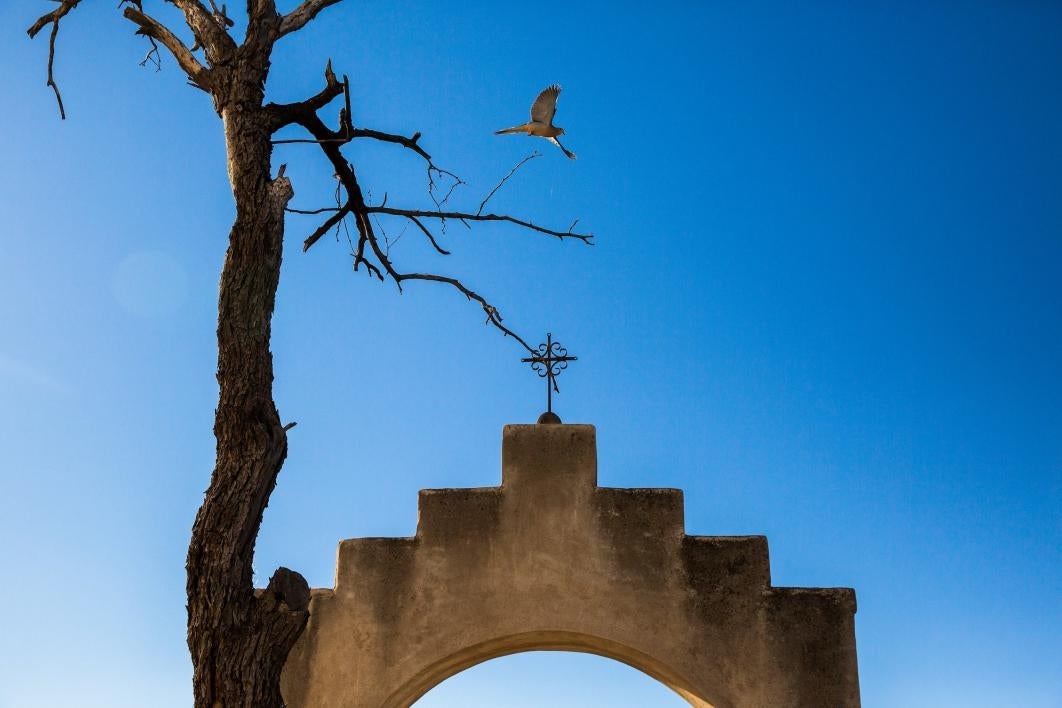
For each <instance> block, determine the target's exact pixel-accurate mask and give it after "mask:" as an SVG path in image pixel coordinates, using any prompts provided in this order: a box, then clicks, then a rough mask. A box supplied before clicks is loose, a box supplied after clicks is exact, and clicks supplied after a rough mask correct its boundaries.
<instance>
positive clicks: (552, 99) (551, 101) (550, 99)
mask: <svg viewBox="0 0 1062 708" xmlns="http://www.w3.org/2000/svg"><path fill="white" fill-rule="evenodd" d="M560 92H561V87H560V86H558V85H557V84H553V85H552V86H550V87H549V88H547V89H545V90H544V91H542V93H540V94H538V98H536V99H535V102H534V103H532V104H531V120H533V121H534V122H536V123H545V124H546V125H553V115H554V114H555V113H556V112H557V96H559V95H560Z"/></svg>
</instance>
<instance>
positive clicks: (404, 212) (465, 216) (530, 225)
mask: <svg viewBox="0 0 1062 708" xmlns="http://www.w3.org/2000/svg"><path fill="white" fill-rule="evenodd" d="M366 210H367V211H368V212H369V213H370V214H392V215H394V216H405V217H410V216H416V217H421V218H425V219H458V220H460V221H463V222H467V221H507V222H509V223H510V224H516V225H517V226H523V227H524V228H525V229H531V230H532V231H537V232H539V233H541V234H547V235H549V236H556V237H557V238H559V239H562V240H563V239H566V238H574V239H577V240H579V241H582V242H583V243H585V244H587V245H591V246H592V245H593V239H594V235H593V234H580V233H576V232H575V231H573V230H572V229H573V228H575V223H573V224H572V226H571V227H569V229H568V230H567V231H555V230H553V229H547V228H546V227H544V226H539V225H538V224H536V223H534V222H531V221H524V220H523V219H517V218H516V217H513V216H509V215H508V214H470V213H468V212H463V211H425V210H422V209H396V208H394V207H386V206H370V207H366Z"/></svg>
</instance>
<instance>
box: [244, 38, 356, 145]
mask: <svg viewBox="0 0 1062 708" xmlns="http://www.w3.org/2000/svg"><path fill="white" fill-rule="evenodd" d="M324 75H325V86H324V88H323V89H321V90H320V91H318V92H317V94H315V95H313V96H311V97H310V98H308V99H306V100H305V101H299V102H298V103H270V104H267V105H266V106H265V110H266V112H267V113H268V114H269V116H270V118H271V119H272V122H273V125H272V129H273V132H274V133H275V132H276V131H278V130H280V129H281V128H283V127H284V126H286V125H291V124H292V123H296V122H298V120H299V118H300V117H302V116H305V115H306V114H307V113H316V112H317V111H319V110H320V109H322V108H324V107H325V106H327V105H328V104H329V103H331V102H332V101H334V100H335V98H336V97H337V96H339V95H340V94H341V93H344V92H345V91H346V90H347V86H348V84H347V82H346V81H344V82H343V83H340V82H339V80H338V79H337V78H336V75H335V72H334V71H332V60H331V59H329V60H328V64H326V65H325V72H324ZM326 132H328V133H329V135H328V136H327V137H325V138H322V139H321V140H274V141H273V144H274V145H283V144H287V143H300V142H307V143H316V142H338V143H345V142H348V141H349V140H350V136H349V135H347V136H340V135H339V134H338V133H332V132H331V131H326ZM348 132H349V131H348Z"/></svg>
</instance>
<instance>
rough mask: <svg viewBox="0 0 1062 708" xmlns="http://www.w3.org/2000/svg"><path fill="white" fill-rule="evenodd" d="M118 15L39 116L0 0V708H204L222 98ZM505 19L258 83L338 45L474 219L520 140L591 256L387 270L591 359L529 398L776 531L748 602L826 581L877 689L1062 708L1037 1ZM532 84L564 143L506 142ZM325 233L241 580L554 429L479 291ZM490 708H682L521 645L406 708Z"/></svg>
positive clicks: (1060, 566) (699, 494) (427, 256)
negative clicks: (203, 89)
mask: <svg viewBox="0 0 1062 708" xmlns="http://www.w3.org/2000/svg"><path fill="white" fill-rule="evenodd" d="M114 4H115V3H96V2H89V3H86V6H85V7H84V8H82V9H80V10H78V11H77V12H75V13H73V14H72V15H71V16H70V17H69V18H68V19H67V20H66V22H65V24H64V26H63V29H62V31H61V32H60V37H59V40H60V41H59V49H58V54H57V57H56V72H57V76H58V77H59V79H60V82H61V86H62V89H63V92H64V98H65V100H66V106H67V110H68V113H69V120H67V121H66V122H61V121H59V119H58V115H57V112H56V108H55V105H54V100H53V97H52V95H51V92H50V91H49V90H48V89H47V88H46V87H45V85H44V79H45V59H46V37H43V36H42V37H41V38H39V39H38V40H36V41H34V42H30V41H29V40H28V39H27V38H26V37H25V34H24V28H25V27H26V26H28V24H29V23H30V22H31V20H32V19H33V17H34V15H35V13H36V12H43V11H44V10H46V9H47V8H49V7H50V5H49V4H48V3H4V4H3V6H2V7H0V19H2V23H0V24H2V26H3V27H4V28H5V30H4V32H5V38H4V40H3V41H2V42H0V64H2V65H3V66H5V67H8V69H7V71H6V72H5V75H6V81H5V90H4V91H3V98H2V99H0V100H2V102H3V115H4V127H3V131H2V132H3V135H4V139H3V144H4V149H3V157H4V159H3V162H4V167H3V169H2V170H0V195H2V196H0V225H2V236H0V238H2V239H3V250H2V255H0V323H2V325H0V397H2V399H0V400H2V405H0V450H2V451H3V452H2V460H3V461H2V463H0V484H2V493H0V534H2V537H3V538H4V539H5V543H4V546H3V568H4V570H3V582H0V604H2V606H3V607H4V608H5V612H4V620H3V629H2V630H0V666H2V667H3V669H2V670H0V672H2V676H3V678H2V680H0V705H2V706H4V707H5V708H6V707H12V708H16V707H17V708H23V707H25V706H30V707H36V706H44V707H49V708H50V707H52V706H72V705H77V706H108V707H114V706H129V707H133V706H145V705H151V706H160V707H163V708H167V707H170V706H174V707H176V706H186V705H189V704H190V690H189V682H190V673H191V672H190V664H189V661H188V659H187V655H186V651H185V646H184V567H183V566H184V555H185V548H186V543H187V540H188V534H189V529H190V527H191V523H192V519H193V517H194V514H195V510H196V508H197V506H198V504H199V502H200V499H201V495H202V492H203V490H204V489H205V487H206V485H207V481H208V478H209V474H210V469H211V466H212V460H213V450H214V440H213V437H212V434H211V425H212V414H213V406H214V403H215V397H216V384H215V381H214V368H215V342H214V328H215V298H216V290H217V279H218V272H219V268H220V265H221V260H222V256H223V254H224V249H225V240H226V235H227V230H228V226H229V223H230V220H231V217H232V212H233V209H232V203H231V196H230V194H229V191H228V186H227V182H226V176H225V163H224V155H223V144H222V138H221V131H220V123H219V121H218V119H217V117H216V116H215V115H214V113H213V111H212V109H211V106H210V103H209V100H208V99H207V98H206V97H205V96H204V95H202V94H200V93H199V92H197V91H195V90H193V89H190V88H188V87H186V86H185V85H184V80H183V78H182V77H181V75H180V74H179V72H178V71H177V69H176V67H175V64H174V63H173V61H171V60H170V59H169V58H168V57H164V62H163V70H162V71H161V73H155V72H154V71H153V70H151V69H143V68H140V67H138V66H137V62H138V61H139V60H140V58H141V57H142V56H143V54H144V52H145V51H146V47H145V45H144V43H143V40H142V39H139V38H136V37H134V36H133V35H132V31H131V28H130V26H129V25H128V24H127V23H125V22H124V21H123V20H121V19H120V17H119V16H118V13H117V12H116V11H115V10H114ZM232 4H233V3H230V5H232ZM235 4H236V6H237V7H239V6H240V5H241V4H240V3H235ZM292 4H293V3H287V6H288V7H290V6H291V5H292ZM156 5H158V6H160V7H159V8H157V9H158V11H159V13H160V14H161V15H162V16H163V17H166V18H170V17H172V11H169V10H167V9H166V8H164V7H161V3H155V2H149V3H146V4H145V7H146V8H155V6H156ZM501 5H502V4H501V3H479V4H474V6H473V7H472V8H471V9H468V8H467V7H462V6H459V5H455V4H453V3H413V4H407V3H353V2H348V3H346V4H344V5H341V6H339V7H337V8H333V9H331V10H329V11H327V12H326V13H325V14H324V15H322V17H321V20H322V21H319V22H317V23H316V24H315V25H314V26H313V28H312V29H310V30H307V31H306V32H305V33H304V34H303V35H301V36H294V37H289V38H288V39H286V40H285V41H283V42H282V44H281V45H280V47H279V48H278V51H277V54H276V56H275V59H274V63H273V66H274V73H273V76H272V78H271V81H270V84H269V87H268V90H269V94H270V96H271V97H272V98H274V99H275V100H295V99H300V98H303V97H305V96H307V95H309V94H310V93H312V92H314V91H316V90H317V89H318V88H319V87H320V85H321V73H322V69H323V66H324V63H325V60H326V59H327V58H329V57H331V58H332V59H333V63H334V66H335V67H336V70H337V71H338V72H340V73H347V74H349V75H350V79H351V86H352V88H353V100H354V116H355V120H356V122H358V123H359V124H360V125H364V126H367V127H374V128H377V129H381V130H389V131H395V132H402V133H407V134H408V133H412V132H413V131H418V130H419V131H421V132H423V134H424V137H423V139H422V141H423V145H424V146H425V147H426V148H427V149H428V150H429V151H431V152H432V153H433V155H434V156H435V157H436V158H437V160H438V162H439V163H440V164H442V165H443V166H446V167H448V168H450V169H453V170H455V171H457V172H458V173H460V174H461V176H462V177H464V178H465V180H466V181H467V182H469V186H468V187H467V188H463V189H462V190H461V191H459V192H458V194H457V196H456V197H455V200H456V202H455V203H456V204H457V205H459V206H465V207H471V208H473V209H474V208H475V206H476V205H478V203H479V200H480V198H481V197H482V195H483V194H484V193H485V192H486V191H487V190H489V189H490V187H491V186H493V184H494V183H495V182H496V181H497V180H498V179H499V178H500V177H501V176H502V175H503V174H504V173H505V172H506V171H507V170H508V169H509V168H510V167H511V166H512V165H513V164H514V163H515V162H516V161H517V160H518V159H520V158H521V157H523V156H524V155H526V154H527V153H528V152H529V151H530V150H531V149H533V148H538V149H539V150H541V151H542V152H543V153H544V155H543V157H542V158H540V159H537V160H534V161H532V162H531V163H529V164H527V165H526V166H525V167H524V168H523V169H522V170H521V171H520V172H519V173H517V176H516V177H514V178H513V179H512V180H511V181H510V183H509V184H507V185H506V187H505V188H504V190H503V191H501V192H500V193H499V194H498V195H497V196H496V197H495V199H494V201H493V202H492V205H493V206H494V207H496V208H497V209H499V210H501V209H505V210H507V211H510V212H512V213H514V214H517V215H521V216H534V217H536V218H538V219H541V220H542V221H544V222H548V223H551V224H556V225H560V226H567V224H568V223H569V222H570V221H571V220H572V219H574V218H576V217H578V218H580V225H582V226H585V227H586V228H587V229H589V230H592V231H593V232H594V233H595V234H597V235H598V238H597V245H596V246H594V247H593V248H588V247H584V246H581V245H580V244H578V243H558V242H557V241H556V240H552V239H547V238H545V237H540V236H537V235H534V234H528V233H522V232H519V231H515V230H512V229H506V228H502V227H498V228H476V229H475V230H473V231H467V230H465V229H463V228H461V227H459V226H456V225H451V226H450V228H449V229H448V230H447V232H446V234H445V235H443V236H442V237H441V238H442V242H443V244H444V245H445V246H446V247H448V248H450V249H451V250H453V252H454V255H452V256H450V257H448V258H440V257H437V256H435V255H433V254H432V253H431V252H430V251H429V250H428V249H427V248H426V247H425V244H424V243H422V240H420V239H418V238H416V234H415V233H406V234H405V236H404V238H403V239H402V240H400V241H399V242H398V244H397V245H396V246H395V247H394V249H393V250H392V254H393V255H394V256H395V258H396V259H397V260H398V262H400V263H402V264H405V265H406V266H407V267H409V268H410V269H412V268H414V267H416V268H433V269H436V270H438V271H440V272H443V273H446V274H451V275H456V276H459V277H462V278H464V279H466V281H467V282H468V283H469V284H470V285H473V286H474V287H476V288H477V289H478V290H480V291H481V292H483V293H484V294H486V295H487V296H489V297H490V298H491V299H492V300H493V302H495V304H497V305H498V306H499V307H500V308H501V310H502V312H503V314H504V315H505V316H506V318H507V319H506V322H507V324H509V325H510V326H512V327H513V328H515V329H517V330H518V331H520V332H521V333H524V334H526V336H527V337H528V338H534V339H535V341H537V340H538V338H541V337H542V336H544V334H545V332H546V331H547V330H549V331H552V332H553V333H554V335H556V336H557V337H558V338H559V339H560V340H561V341H563V342H564V343H565V344H566V345H568V346H569V347H570V349H571V350H572V352H573V353H575V354H577V355H578V356H579V361H578V362H577V363H576V364H574V365H573V366H572V367H571V368H570V369H569V371H568V372H567V373H566V374H565V375H564V377H563V378H562V380H561V388H562V392H561V395H560V396H559V398H558V401H557V409H558V410H559V412H560V414H561V415H562V417H564V419H565V420H567V421H570V422H588V423H594V424H596V425H597V426H598V445H599V456H600V481H601V483H602V484H604V485H610V486H665V487H681V488H683V489H685V490H686V525H687V530H688V531H689V532H690V533H697V534H766V535H767V536H768V537H769V539H770V548H771V558H772V568H773V578H774V582H775V584H778V585H810V586H836V585H839V586H852V587H855V588H856V590H857V593H858V601H859V613H858V615H857V617H856V627H857V638H858V647H859V661H860V674H861V683H862V693H863V704H864V705H865V706H868V707H869V708H878V707H886V708H889V707H893V706H905V707H915V708H938V707H951V706H955V707H959V706H962V707H963V708H976V707H984V708H987V707H988V706H993V707H994V706H1000V705H1014V706H1018V705H1020V706H1024V707H1027V708H1058V706H1062V672H1060V671H1059V663H1058V662H1059V657H1062V514H1060V511H1059V510H1060V508H1062V373H1060V368H1059V362H1060V361H1062V332H1060V326H1062V129H1060V126H1062V80H1060V77H1062V5H1059V4H1058V3H1047V2H1024V3H1014V2H1003V1H1002V0H1001V1H1000V2H994V3H989V2H967V3H962V4H961V8H960V5H959V4H957V3H896V2H880V3H878V2H871V3H840V2H821V3H800V4H796V3H788V2H777V3H729V2H727V3H674V2H664V3H654V4H652V7H651V8H650V7H649V6H647V5H645V4H641V3H639V4H634V3H629V4H616V3H595V4H590V3H587V4H582V3H579V4H575V3H572V4H571V5H570V6H562V7H560V8H558V9H557V10H556V11H554V12H552V13H549V14H542V15H537V14H535V13H534V12H531V11H529V10H528V9H527V7H525V6H524V5H520V4H513V5H511V7H501ZM553 82H559V83H561V84H563V85H564V89H565V90H564V93H563V95H562V97H561V100H560V104H559V111H558V114H557V123H558V124H559V125H562V126H564V127H565V128H566V129H567V131H568V134H567V136H566V137H567V140H566V141H565V144H566V146H567V147H569V148H570V149H572V150H574V151H575V152H576V153H578V155H579V159H578V161H575V162H571V161H568V160H566V159H564V157H563V156H562V155H561V154H560V153H559V151H557V150H555V149H553V148H552V146H550V145H549V144H547V143H545V142H543V141H531V140H530V139H528V138H524V137H521V136H503V137H495V136H494V135H492V131H493V130H495V129H497V128H500V127H504V126H507V125H511V124H513V123H515V122H519V121H522V120H523V119H524V117H525V115H526V112H527V108H528V105H529V104H530V102H531V100H532V99H533V98H534V96H535V94H536V93H537V91H539V90H540V89H541V88H543V87H544V86H546V85H547V84H550V83H553ZM328 115H334V112H333V111H332V110H331V109H330V110H329V111H328ZM292 135H293V136H294V135H296V133H295V131H292ZM349 155H350V156H351V158H352V159H353V160H354V161H355V163H356V165H357V167H358V169H359V174H360V176H361V179H362V180H363V183H364V185H365V186H366V188H367V189H369V190H371V192H372V195H373V198H374V199H379V198H380V197H382V195H383V194H384V193H387V194H388V199H389V201H390V203H392V204H399V203H401V204H409V205H425V204H429V202H428V200H427V197H426V195H425V194H424V190H423V174H422V170H421V166H420V164H419V163H418V161H417V159H416V158H415V156H413V155H412V154H409V153H406V152H404V151H402V150H399V149H392V148H389V147H387V146H380V145H375V144H356V145H354V146H352V147H350V148H349ZM281 162H286V163H288V165H289V167H288V174H289V175H290V176H291V177H292V178H293V180H294V185H295V190H296V197H295V200H294V201H293V203H292V205H293V206H298V207H304V208H313V207H317V206H324V205H327V204H328V202H329V199H330V198H331V191H332V189H333V185H334V182H333V180H332V179H331V177H330V172H329V171H328V169H327V167H326V166H325V163H324V161H323V160H322V158H321V157H320V156H319V155H318V154H317V153H316V152H315V151H314V149H312V148H308V147H306V146H299V147H290V146H286V147H283V148H278V150H277V153H276V156H275V163H276V164H277V165H279V164H280V163H281ZM314 225H315V224H314V222H313V221H312V220H310V219H307V218H304V217H293V218H291V219H290V221H289V231H288V241H287V244H286V248H287V251H286V260H285V262H284V268H283V273H282V277H281V285H280V292H279V302H278V307H277V313H276V318H275V322H274V351H275V355H276V372H277V379H276V399H277V402H278V405H279V407H280V411H281V415H282V417H283V418H284V419H285V420H296V421H298V424H299V425H298V427H297V428H295V429H294V430H293V431H292V433H291V437H290V441H291V447H290V452H289V457H288V462H287V465H286V466H285V468H284V471H283V473H282V475H281V477H280V482H279V486H278V487H277V490H276V493H275V494H274V496H273V500H272V503H271V504H270V506H269V509H268V511H267V513H266V517H265V523H264V525H263V528H262V533H261V535H260V537H259V543H258V552H257V556H256V568H257V572H258V582H262V581H263V579H264V578H266V577H267V576H268V574H269V573H270V572H271V571H272V569H273V568H275V567H276V566H277V565H287V566H289V567H292V568H295V569H298V570H299V571H301V572H302V573H303V574H305V576H306V577H307V579H308V580H309V581H310V583H311V585H314V586H329V585H331V582H332V573H333V562H334V558H335V547H336V543H337V541H338V540H339V539H342V538H348V537H356V536H370V535H409V534H411V533H412V532H413V530H414V526H415V520H416V491H417V490H418V489H420V488H423V487H449V486H479V485H489V484H494V483H497V481H498V479H499V448H500V436H501V427H502V425H503V424H505V423H509V422H530V421H533V420H534V418H535V417H536V416H537V414H538V413H539V412H540V409H541V408H542V400H541V398H542V390H541V386H540V382H539V380H538V379H536V378H534V376H533V375H532V374H531V373H530V372H529V371H526V370H525V369H524V367H523V365H522V364H520V362H519V358H520V356H521V354H522V352H521V351H520V350H519V349H518V348H517V347H516V346H515V345H514V344H513V343H512V342H511V341H506V340H504V339H503V338H502V337H501V336H499V335H498V334H497V333H496V332H495V331H493V330H491V329H489V328H486V327H484V326H483V322H482V320H483V318H482V314H481V313H480V312H479V311H478V310H477V309H476V308H475V307H474V306H472V305H469V304H468V303H466V302H465V301H464V300H463V299H462V298H461V297H459V296H458V295H456V294H455V293H453V292H450V291H448V290H445V289H441V288H438V287H432V286H430V285H423V286H417V285H415V284H414V285H412V286H410V287H409V288H407V291H406V293H405V294H404V295H401V296H400V295H398V294H397V292H396V291H395V288H394V287H393V286H392V285H390V284H379V283H376V282H372V281H370V280H369V279H368V278H366V277H365V276H364V274H363V273H352V272H351V268H350V259H349V257H348V256H347V248H346V245H345V243H337V242H335V241H334V240H333V239H331V238H326V239H324V240H322V241H321V242H320V243H319V244H318V245H317V246H316V247H315V248H313V249H312V250H311V251H310V252H309V253H308V254H302V253H300V251H299V245H300V244H301V241H302V239H303V238H304V237H305V235H306V234H307V233H308V232H309V231H310V230H312V228H313V226H314ZM385 227H387V228H388V229H389V232H390V233H391V234H392V235H395V236H397V235H398V234H399V233H401V227H400V226H398V225H388V224H385ZM513 692H515V693H516V694H517V695H519V696H520V700H522V701H524V703H519V702H510V703H507V704H508V705H546V704H548V705H573V706H574V705H587V704H589V703H592V702H593V700H594V699H599V700H601V701H602V702H609V703H611V704H612V705H631V706H635V705H668V704H669V703H667V701H670V704H677V700H676V699H673V698H671V697H669V694H666V693H665V691H664V690H663V689H661V688H660V687H659V686H658V685H656V684H654V683H653V682H652V681H651V680H650V679H648V678H646V677H644V676H642V675H641V674H638V673H637V672H635V671H633V670H630V669H627V668H626V667H623V666H622V665H619V664H616V663H614V662H610V661H607V660H603V659H597V658H594V657H574V658H573V657H569V656H567V655H537V654H530V655H522V656H518V657H511V658H508V659H505V660H499V661H496V662H489V663H487V664H484V665H481V666H479V667H477V668H475V669H473V670H470V671H469V672H466V673H465V674H462V675H460V676H458V677H455V678H454V679H451V681H449V682H446V683H444V684H442V685H441V686H440V687H439V688H438V689H437V691H436V692H435V693H433V694H429V698H428V699H425V701H424V703H425V705H432V706H446V705H449V706H457V705H484V706H486V705H498V704H499V702H500V701H503V702H504V701H508V700H509V699H502V698H499V696H504V695H509V696H510V697H511V695H512V694H513ZM558 695H560V696H569V697H570V699H569V700H568V702H567V703H565V702H563V701H560V700H555V699H553V698H548V696H558ZM477 701H479V702H477Z"/></svg>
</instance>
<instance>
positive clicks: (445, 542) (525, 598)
mask: <svg viewBox="0 0 1062 708" xmlns="http://www.w3.org/2000/svg"><path fill="white" fill-rule="evenodd" d="M419 511H420V514H419V519H418V522H417V533H416V536H414V537H412V538H361V539H351V540H347V541H343V542H341V543H340V545H339V551H338V557H337V562H336V583H335V588H334V589H332V590H327V589H326V590H315V591H313V599H312V601H311V605H310V610H311V616H310V621H309V624H308V625H307V627H306V630H305V632H304V633H303V635H302V637H301V638H300V639H299V641H298V643H297V644H296V646H295V648H294V649H293V651H292V653H291V655H290V657H289V659H288V663H287V665H286V667H285V670H284V675H283V679H282V688H283V693H284V697H285V700H286V702H287V704H288V705H289V706H292V708H331V707H337V708H338V707H340V706H342V707H343V708H404V707H405V706H408V705H410V704H411V703H412V702H413V701H415V700H416V699H417V698H419V697H420V696H421V695H423V694H424V693H425V692H426V691H428V690H429V689H430V688H432V687H433V686H435V685H436V684H437V683H439V682H441V681H443V680H445V679H446V678H448V677H449V676H452V675H453V674H456V673H458V672H459V671H462V670H463V669H465V668H468V667H469V666H472V665H474V664H477V663H479V662H481V661H486V660H488V659H492V658H495V657H498V656H502V655H504V654H511V653H515V652H519V651H529V650H533V649H564V650H573V651H586V652H590V653H595V654H600V655H602V656H606V657H609V658H612V659H616V660H618V661H623V662H625V663H627V664H630V665H631V666H634V667H635V668H637V669H640V670H642V671H644V672H645V673H647V674H649V675H650V676H653V677H654V678H656V679H657V680H659V681H661V682H662V683H664V684H665V685H667V686H669V687H670V688H672V689H673V690H675V691H676V692H678V693H679V694H680V695H681V696H683V697H684V698H685V699H686V700H687V701H689V703H690V704H691V705H693V706H698V707H710V708H766V707H767V706H770V707H772V708H775V707H778V708H780V707H786V706H792V707H801V706H808V707H815V708H821V707H827V708H834V707H836V708H857V707H858V706H859V684H858V678H857V669H856V654H855V630H854V615H855V594H854V592H853V591H852V590H851V589H848V588H830V589H810V588H777V587H772V586H771V584H770V567H769V562H768V557H767V541H766V538H764V537H762V536H721V537H706V536H687V535H686V533H685V530H684V523H683V506H682V492H681V491H680V490H677V489H614V488H602V487H598V486H597V449H596V439H595V431H594V428H593V426H590V425H509V426H506V427H505V431H504V434H503V442H502V484H501V486H500V487H485V488H475V489H441V490H422V491H421V493H420V504H419Z"/></svg>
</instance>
